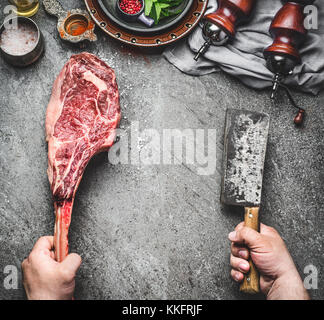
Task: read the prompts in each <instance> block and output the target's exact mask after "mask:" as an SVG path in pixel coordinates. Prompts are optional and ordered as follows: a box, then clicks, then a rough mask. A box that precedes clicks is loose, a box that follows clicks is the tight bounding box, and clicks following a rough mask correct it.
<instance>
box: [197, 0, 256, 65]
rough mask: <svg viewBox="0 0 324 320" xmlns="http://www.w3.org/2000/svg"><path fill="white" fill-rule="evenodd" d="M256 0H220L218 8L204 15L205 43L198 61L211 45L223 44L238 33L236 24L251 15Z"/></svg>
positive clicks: (199, 52)
mask: <svg viewBox="0 0 324 320" xmlns="http://www.w3.org/2000/svg"><path fill="white" fill-rule="evenodd" d="M255 1H256V0H219V1H218V9H217V10H216V11H215V12H213V13H210V14H207V15H206V16H205V17H204V25H203V37H204V40H205V43H204V44H203V45H202V47H201V48H200V49H199V50H198V52H197V54H196V56H195V57H194V59H195V60H196V61H197V60H198V59H199V57H200V55H202V54H204V53H205V52H206V51H207V50H208V48H209V46H210V45H211V44H212V45H214V46H222V45H223V44H225V43H226V42H227V41H228V40H229V39H231V38H233V37H234V36H235V33H236V29H235V28H236V25H237V24H238V23H240V22H242V21H244V20H247V19H248V17H249V16H250V14H251V12H252V9H253V7H254V4H255Z"/></svg>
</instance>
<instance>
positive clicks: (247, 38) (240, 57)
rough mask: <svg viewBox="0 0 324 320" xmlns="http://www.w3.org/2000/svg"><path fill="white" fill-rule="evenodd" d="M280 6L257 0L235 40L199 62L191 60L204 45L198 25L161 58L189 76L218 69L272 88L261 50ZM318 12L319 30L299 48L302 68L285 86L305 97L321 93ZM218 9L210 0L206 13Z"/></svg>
mask: <svg viewBox="0 0 324 320" xmlns="http://www.w3.org/2000/svg"><path fill="white" fill-rule="evenodd" d="M282 5H283V3H282V2H281V1H280V0H271V1H269V0H258V1H257V4H256V9H255V12H254V14H253V17H252V20H250V21H248V22H247V23H245V24H242V25H240V26H239V27H238V28H237V34H236V37H235V39H234V40H233V41H232V42H230V43H228V44H226V45H225V46H222V47H215V46H210V48H209V50H208V51H207V52H206V53H205V54H204V56H201V57H200V59H199V60H198V62H196V61H195V60H194V59H193V57H194V55H195V53H196V52H197V51H198V50H199V48H200V47H201V46H202V44H203V43H204V39H203V36H202V28H201V23H200V26H199V27H197V28H196V29H195V30H194V31H193V32H192V33H191V35H190V36H189V37H188V39H186V40H184V41H181V42H178V43H176V44H175V45H174V46H172V47H169V48H167V49H166V50H165V51H164V53H163V54H164V57H165V58H166V59H167V60H168V61H169V62H170V63H172V64H173V65H174V66H176V67H177V68H178V69H180V70H181V71H183V72H184V73H187V74H189V75H195V76H200V75H205V74H208V73H212V72H216V71H219V70H220V69H221V70H223V71H225V72H227V73H229V74H231V75H233V76H235V77H237V78H239V79H240V80H241V81H242V82H243V83H245V84H246V85H248V86H249V87H252V88H255V89H263V88H266V87H269V86H271V85H272V78H273V74H272V73H271V72H270V71H269V70H268V69H267V67H266V61H265V60H264V58H263V50H264V49H265V48H266V47H268V46H269V45H270V44H271V43H272V41H273V39H272V38H271V36H270V34H269V27H270V24H271V21H272V19H273V17H274V16H275V14H276V13H277V12H278V10H279V9H280V8H281V7H282ZM315 5H316V6H317V8H318V13H319V17H318V21H319V26H318V30H310V31H309V33H308V35H307V39H306V41H305V42H304V43H303V44H302V46H301V48H300V53H301V56H302V64H300V65H298V66H297V67H296V68H295V69H294V73H293V74H292V75H290V76H288V77H287V78H286V79H285V80H284V83H285V84H286V85H288V86H291V87H298V89H299V90H302V91H304V92H307V93H312V94H318V93H319V92H320V91H321V90H322V89H324V25H323V24H324V3H322V1H320V0H318V1H316V2H315ZM216 9H217V0H209V3H208V8H207V11H206V14H207V13H210V12H213V11H215V10H216Z"/></svg>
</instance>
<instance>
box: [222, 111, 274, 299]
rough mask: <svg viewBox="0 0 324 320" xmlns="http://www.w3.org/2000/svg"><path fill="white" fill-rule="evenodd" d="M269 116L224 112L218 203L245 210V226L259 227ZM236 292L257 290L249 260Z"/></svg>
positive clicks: (253, 269)
mask: <svg viewBox="0 0 324 320" xmlns="http://www.w3.org/2000/svg"><path fill="white" fill-rule="evenodd" d="M269 122H270V118H269V115H267V114H265V113H259V112H252V111H247V110H237V109H228V110H227V113H226V123H225V136H224V156H223V179H222V192H221V202H222V203H224V204H227V205H234V206H241V207H244V209H245V214H244V223H245V226H247V227H250V228H252V229H254V230H257V231H258V230H259V208H260V204H261V191H262V178H263V167H264V160H265V154H266V148H267V140H268V132H269ZM249 263H250V272H249V273H248V274H246V275H245V277H244V280H243V283H242V284H241V287H240V291H242V292H245V293H251V294H253V293H258V292H259V291H260V289H259V274H258V271H257V269H256V268H255V266H254V265H253V263H252V261H251V259H250V261H249Z"/></svg>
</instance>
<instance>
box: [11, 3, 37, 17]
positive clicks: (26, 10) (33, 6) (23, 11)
mask: <svg viewBox="0 0 324 320" xmlns="http://www.w3.org/2000/svg"><path fill="white" fill-rule="evenodd" d="M9 2H10V3H11V4H13V5H14V6H16V7H17V10H16V11H15V12H16V13H17V15H19V16H22V17H31V16H33V15H34V14H35V13H36V12H37V11H38V9H39V1H38V0H9Z"/></svg>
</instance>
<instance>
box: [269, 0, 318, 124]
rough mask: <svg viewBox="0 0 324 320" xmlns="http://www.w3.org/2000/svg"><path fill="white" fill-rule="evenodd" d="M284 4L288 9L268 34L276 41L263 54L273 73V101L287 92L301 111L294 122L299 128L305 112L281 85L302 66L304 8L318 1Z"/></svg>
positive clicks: (277, 16) (283, 8)
mask: <svg viewBox="0 0 324 320" xmlns="http://www.w3.org/2000/svg"><path fill="white" fill-rule="evenodd" d="M284 2H285V5H284V6H283V7H282V8H281V9H280V10H279V11H278V13H277V14H276V16H275V17H274V19H273V21H272V23H271V26H270V29H269V31H270V34H271V36H272V37H273V38H274V41H273V43H272V44H271V45H270V46H269V47H268V48H266V49H265V50H264V57H265V59H266V60H267V66H268V68H269V70H271V71H272V72H273V73H274V79H273V87H272V93H271V99H274V98H275V95H276V92H277V91H278V88H279V87H282V88H284V89H285V91H286V92H287V94H288V97H289V100H290V101H291V102H292V104H293V105H294V107H296V108H298V109H299V111H298V114H297V116H296V117H295V119H294V122H295V124H296V125H300V124H302V122H303V119H304V114H305V110H304V109H301V108H299V107H298V106H297V105H296V103H295V101H294V99H293V97H292V95H291V93H290V92H289V90H288V88H287V87H285V86H284V85H283V84H282V83H281V81H282V80H283V78H284V77H286V76H287V75H289V74H292V72H293V70H294V68H295V66H296V65H298V64H300V63H301V57H300V55H299V51H298V48H299V46H300V45H301V44H302V43H303V41H304V40H305V37H306V34H307V30H306V29H305V27H304V20H305V14H304V7H305V5H309V4H312V3H314V2H315V0H296V1H293V2H292V1H284Z"/></svg>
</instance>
